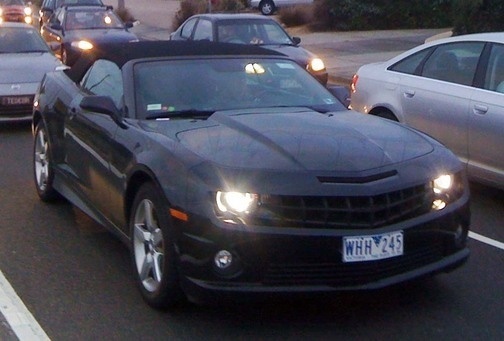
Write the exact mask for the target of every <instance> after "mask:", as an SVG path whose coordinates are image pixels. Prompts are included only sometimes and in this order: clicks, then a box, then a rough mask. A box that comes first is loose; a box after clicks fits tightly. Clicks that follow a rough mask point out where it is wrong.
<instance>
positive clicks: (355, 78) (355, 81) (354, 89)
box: [350, 74, 359, 93]
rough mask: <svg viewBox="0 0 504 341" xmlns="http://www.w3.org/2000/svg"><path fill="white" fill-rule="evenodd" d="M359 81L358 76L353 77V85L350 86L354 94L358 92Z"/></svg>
mask: <svg viewBox="0 0 504 341" xmlns="http://www.w3.org/2000/svg"><path fill="white" fill-rule="evenodd" d="M358 80H359V76H358V75H357V74H355V75H353V77H352V84H351V85H350V89H351V90H352V93H354V92H355V91H357V81H358Z"/></svg>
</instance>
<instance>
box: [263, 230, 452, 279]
mask: <svg viewBox="0 0 504 341" xmlns="http://www.w3.org/2000/svg"><path fill="white" fill-rule="evenodd" d="M405 249H406V250H409V252H406V253H405V254H404V255H403V256H400V257H393V258H388V259H384V260H379V261H371V262H360V263H342V262H331V263H329V262H327V263H306V264H299V263H296V264H271V265H269V266H268V268H267V271H266V273H265V276H264V279H263V284H264V285H277V286H278V285H326V286H337V287H352V286H359V285H366V284H368V283H373V282H377V281H379V280H382V279H385V278H389V277H392V276H394V275H397V274H402V273H405V272H408V271H413V270H415V269H418V268H419V267H422V266H425V265H428V264H431V263H434V262H436V261H438V260H441V259H442V258H443V254H444V248H443V242H442V240H438V241H433V242H430V243H422V244H421V245H416V246H413V245H409V246H408V245H406V246H405Z"/></svg>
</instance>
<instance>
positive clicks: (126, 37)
mask: <svg viewBox="0 0 504 341" xmlns="http://www.w3.org/2000/svg"><path fill="white" fill-rule="evenodd" d="M82 39H84V40H91V41H92V42H95V43H101V42H109V43H111V42H129V41H134V40H138V37H137V36H136V35H135V34H134V33H131V32H129V31H127V30H123V29H89V30H72V31H66V32H65V37H64V40H65V41H66V42H70V41H76V40H82Z"/></svg>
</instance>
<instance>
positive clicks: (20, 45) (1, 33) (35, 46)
mask: <svg viewBox="0 0 504 341" xmlns="http://www.w3.org/2000/svg"><path fill="white" fill-rule="evenodd" d="M22 52H49V47H48V46H47V44H46V43H45V41H44V40H43V39H42V37H41V36H40V34H39V33H38V32H37V31H36V30H35V29H32V28H20V27H5V26H4V27H2V26H0V53H22Z"/></svg>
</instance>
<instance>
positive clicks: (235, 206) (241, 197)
mask: <svg viewBox="0 0 504 341" xmlns="http://www.w3.org/2000/svg"><path fill="white" fill-rule="evenodd" d="M257 197H258V196H257V194H252V193H241V192H221V191H218V192H217V194H216V195H215V200H216V202H217V208H218V209H219V210H220V211H221V212H232V213H238V214H240V213H249V212H250V211H252V210H253V209H254V208H255V206H256V205H257Z"/></svg>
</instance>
